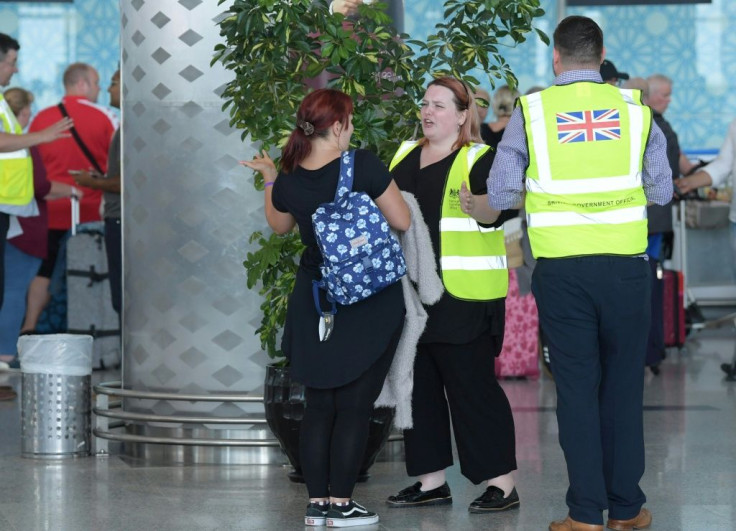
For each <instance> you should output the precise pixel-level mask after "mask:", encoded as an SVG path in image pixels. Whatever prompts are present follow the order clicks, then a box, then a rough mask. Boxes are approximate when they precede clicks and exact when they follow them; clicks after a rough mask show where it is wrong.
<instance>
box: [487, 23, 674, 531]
mask: <svg viewBox="0 0 736 531" xmlns="http://www.w3.org/2000/svg"><path fill="white" fill-rule="evenodd" d="M604 56H605V49H604V47H603V33H602V31H601V29H600V27H598V25H597V24H596V23H595V22H594V21H592V20H591V19H589V18H587V17H580V16H571V17H567V18H566V19H564V20H563V21H562V22H560V24H559V25H558V26H557V29H556V30H555V33H554V52H553V65H554V71H555V75H556V76H557V77H556V78H555V81H554V85H553V86H552V87H550V88H548V89H546V90H543V91H541V92H538V93H535V94H530V95H528V96H524V97H522V98H520V100H519V105H518V106H517V108H516V109H515V110H514V114H513V115H512V117H511V120H510V121H509V124H508V126H507V127H506V132H505V134H504V136H503V140H502V141H501V143H500V144H499V146H498V153H497V155H496V159H495V161H494V163H493V166H492V168H491V172H490V177H489V179H488V197H489V202H490V204H491V206H492V207H493V208H494V209H497V210H503V209H506V208H510V207H511V206H512V205H514V204H516V203H517V202H518V201H519V198H520V196H521V195H522V192H523V189H524V188H525V189H526V198H525V207H526V213H527V223H528V227H529V240H530V243H531V247H532V252H533V253H534V256H535V257H536V258H537V260H538V261H537V265H536V268H535V270H534V276H533V279H532V290H533V292H534V296H535V298H536V301H537V305H538V307H539V317H540V324H541V327H542V329H543V330H544V333H545V336H546V337H547V340H548V342H549V351H550V363H551V368H552V372H553V374H554V378H555V384H556V387H557V422H558V425H559V432H560V435H559V437H560V445H561V447H562V450H563V452H564V454H565V460H566V462H567V470H568V477H569V482H570V486H569V489H568V492H567V505H568V507H569V515H568V516H567V518H565V520H562V521H557V522H552V523H551V524H550V526H549V529H550V530H551V531H565V530H567V531H577V530H583V529H585V530H597V529H600V530H602V529H603V514H602V513H603V511H605V510H608V521H607V526H608V527H609V528H611V529H644V528H647V527H649V526H650V524H651V520H652V516H651V514H650V513H649V511H648V510H647V509H644V508H642V506H643V504H644V502H645V501H646V497H645V496H644V493H643V492H642V490H641V488H640V487H639V481H640V479H641V477H642V475H643V474H644V435H643V419H642V395H643V387H644V357H645V353H646V346H647V335H648V332H649V320H650V295H649V290H650V280H649V276H650V274H651V273H650V269H649V265H648V264H647V262H646V260H647V258H646V255H645V252H644V251H645V249H646V247H647V218H646V207H647V204H648V203H651V202H654V203H657V204H660V205H662V204H666V203H667V202H669V201H670V199H671V198H672V182H671V178H670V173H671V172H670V168H669V165H668V163H667V156H666V142H665V138H664V135H663V134H662V131H661V130H660V129H659V128H658V127H657V125H656V124H655V123H653V122H652V116H651V110H650V109H649V108H648V107H646V106H645V105H643V104H642V103H641V95H640V93H639V91H638V90H634V89H620V88H617V87H614V86H611V85H608V84H605V83H603V80H602V79H601V76H600V73H599V67H600V64H601V61H603V58H604Z"/></svg>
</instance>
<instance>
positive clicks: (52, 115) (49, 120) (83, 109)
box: [23, 63, 118, 330]
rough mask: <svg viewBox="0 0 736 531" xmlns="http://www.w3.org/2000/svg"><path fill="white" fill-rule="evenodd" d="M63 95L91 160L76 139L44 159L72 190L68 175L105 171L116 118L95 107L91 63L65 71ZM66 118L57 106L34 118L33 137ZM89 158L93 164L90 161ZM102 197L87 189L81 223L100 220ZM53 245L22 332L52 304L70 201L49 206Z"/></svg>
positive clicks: (47, 148) (55, 146)
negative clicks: (53, 279) (53, 281)
mask: <svg viewBox="0 0 736 531" xmlns="http://www.w3.org/2000/svg"><path fill="white" fill-rule="evenodd" d="M64 92H65V95H64V97H63V98H62V101H61V103H62V105H63V106H64V108H65V110H66V113H67V114H68V115H69V116H70V117H71V118H72V119H73V120H74V129H76V132H77V134H78V136H79V139H81V141H82V143H83V144H84V145H85V146H86V147H87V151H88V152H89V156H88V155H86V154H85V153H84V151H83V150H82V148H81V147H80V145H79V142H78V141H77V139H75V138H73V137H70V138H63V139H60V140H58V141H56V142H54V143H52V144H44V145H42V146H40V147H39V152H40V153H41V159H42V160H43V164H44V166H45V167H46V172H47V175H48V179H49V181H60V182H63V183H66V184H69V185H74V184H75V183H74V177H73V176H72V175H71V174H70V173H69V172H70V171H76V170H85V169H95V167H96V166H98V167H99V168H100V171H101V173H105V172H106V171H107V154H108V149H109V147H110V142H111V140H112V136H113V133H114V132H115V130H116V129H117V127H118V119H117V116H116V115H115V114H114V113H113V112H112V111H110V110H109V109H107V108H105V107H102V106H101V105H97V103H96V102H97V96H98V95H99V93H100V76H99V74H98V73H97V71H96V70H95V69H94V68H93V67H91V66H90V65H88V64H85V63H74V64H72V65H69V66H68V67H67V69H66V70H65V71H64ZM62 116H63V113H62V110H61V109H60V106H59V105H54V106H52V107H48V108H46V109H43V110H42V111H41V112H39V113H38V114H37V115H36V117H35V118H34V119H33V122H32V123H31V126H30V132H35V131H40V130H43V129H45V128H46V127H48V126H49V125H50V124H53V123H55V122H57V121H58V120H59V119H61V118H62ZM90 158H91V159H92V160H90ZM101 200H102V192H101V191H100V190H93V189H91V188H84V195H83V197H82V199H81V200H80V204H79V207H80V208H79V214H80V215H79V222H80V223H85V222H88V221H99V220H100V202H101ZM48 214H49V246H48V257H47V258H46V260H45V261H44V262H43V263H42V264H41V268H40V270H39V272H38V276H37V277H36V278H35V279H34V280H33V282H32V283H31V287H30V289H29V293H28V309H27V312H26V320H25V322H24V323H23V330H33V329H34V328H35V327H36V323H37V322H38V317H39V316H40V315H41V312H42V311H43V309H44V307H45V306H46V304H47V303H48V300H49V293H48V288H49V284H50V282H51V280H50V279H51V276H52V274H53V272H54V267H55V264H56V257H57V255H58V253H59V248H60V246H61V243H62V240H63V238H64V236H65V235H66V234H67V231H68V230H69V229H70V228H71V223H72V221H71V205H70V200H69V199H66V198H65V199H56V200H53V201H49V202H48Z"/></svg>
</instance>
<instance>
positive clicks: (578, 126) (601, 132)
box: [557, 109, 621, 144]
mask: <svg viewBox="0 0 736 531" xmlns="http://www.w3.org/2000/svg"><path fill="white" fill-rule="evenodd" d="M620 138H621V120H620V117H619V111H618V109H599V110H596V111H572V112H559V113H557V141H558V142H559V143H560V144H568V143H571V142H596V141H598V140H619V139H620Z"/></svg>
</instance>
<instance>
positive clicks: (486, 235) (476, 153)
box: [389, 141, 509, 301]
mask: <svg viewBox="0 0 736 531" xmlns="http://www.w3.org/2000/svg"><path fill="white" fill-rule="evenodd" d="M416 146H417V142H412V141H409V142H403V143H402V144H401V146H399V149H398V150H397V151H396V154H395V155H394V158H393V160H391V164H390V165H389V169H393V168H394V167H395V166H396V165H397V164H398V163H399V162H401V161H402V160H403V159H404V158H405V157H406V156H407V155H408V154H409V152H411V150H413V149H414V148H415V147H416ZM489 149H490V146H487V145H485V144H470V145H468V146H463V147H462V148H460V151H459V152H458V154H457V156H456V157H455V160H454V161H453V163H452V166H451V167H450V172H449V174H448V175H447V179H446V180H445V187H444V192H443V195H442V209H441V217H440V249H439V254H440V272H441V276H442V282H443V284H444V285H445V289H446V290H447V292H448V293H449V294H450V295H452V296H453V297H455V298H456V299H462V300H469V301H489V300H494V299H500V298H503V297H505V296H506V292H507V291H508V287H509V272H508V266H507V263H506V246H505V244H504V238H503V229H501V228H500V227H499V228H492V227H482V226H480V225H479V224H478V222H477V221H475V220H474V219H473V218H471V217H470V216H468V215H467V214H465V213H464V212H463V211H462V209H461V208H460V185H461V184H462V183H463V182H465V183H466V185H467V186H468V189H470V183H469V182H468V176H469V175H470V170H471V168H472V167H473V165H474V164H475V163H476V162H477V161H478V159H480V158H481V157H482V156H483V154H485V152H486V151H488V150H489Z"/></svg>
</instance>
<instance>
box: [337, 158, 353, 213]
mask: <svg viewBox="0 0 736 531" xmlns="http://www.w3.org/2000/svg"><path fill="white" fill-rule="evenodd" d="M354 170H355V150H354V149H351V150H350V151H343V152H342V154H341V155H340V178H339V179H338V181H337V190H335V201H337V200H338V199H339V198H340V196H341V195H343V194H349V193H350V192H351V191H352V190H353V177H354V175H353V172H354Z"/></svg>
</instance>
